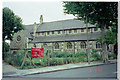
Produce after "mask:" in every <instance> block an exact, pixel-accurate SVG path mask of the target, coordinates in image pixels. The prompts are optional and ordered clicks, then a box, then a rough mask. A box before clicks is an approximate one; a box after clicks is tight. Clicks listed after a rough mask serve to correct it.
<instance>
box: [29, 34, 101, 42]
mask: <svg viewBox="0 0 120 80" xmlns="http://www.w3.org/2000/svg"><path fill="white" fill-rule="evenodd" d="M100 36H101V33H100V32H99V33H98V32H97V33H90V34H88V38H89V40H96V39H97V38H98V37H100ZM82 40H87V34H86V33H83V34H76V35H75V34H74V35H60V36H46V37H36V38H34V39H33V41H31V42H30V43H38V42H60V41H61V42H63V41H82Z"/></svg>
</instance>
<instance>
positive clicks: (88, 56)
mask: <svg viewBox="0 0 120 80" xmlns="http://www.w3.org/2000/svg"><path fill="white" fill-rule="evenodd" d="M93 13H94V11H93V12H91V13H89V14H88V15H87V16H85V18H86V30H87V60H88V64H90V46H89V38H88V20H87V17H88V16H89V15H91V14H93Z"/></svg>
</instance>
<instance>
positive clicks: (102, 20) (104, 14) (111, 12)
mask: <svg viewBox="0 0 120 80" xmlns="http://www.w3.org/2000/svg"><path fill="white" fill-rule="evenodd" d="M63 7H64V13H66V14H73V15H74V16H75V17H77V19H80V20H84V21H86V17H87V22H88V23H90V24H96V27H99V28H101V29H102V38H101V39H102V46H103V47H102V55H103V56H102V57H103V62H106V61H107V58H106V54H105V53H106V42H105V35H106V29H108V28H109V26H111V25H112V23H114V22H115V23H117V17H118V14H117V8H118V3H117V2H64V4H63ZM115 26H117V24H116V25H115Z"/></svg>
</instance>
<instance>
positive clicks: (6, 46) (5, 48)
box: [2, 41, 10, 52]
mask: <svg viewBox="0 0 120 80" xmlns="http://www.w3.org/2000/svg"><path fill="white" fill-rule="evenodd" d="M2 43H3V46H2V47H3V48H2V49H3V52H8V51H9V48H10V46H9V44H8V43H7V42H5V41H3V42H2Z"/></svg>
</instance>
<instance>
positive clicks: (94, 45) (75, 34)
mask: <svg viewBox="0 0 120 80" xmlns="http://www.w3.org/2000/svg"><path fill="white" fill-rule="evenodd" d="M86 26H88V33H87V28H86ZM25 28H26V29H25V30H22V31H19V32H17V33H15V34H14V38H13V41H12V42H11V44H10V50H11V51H12V52H16V51H18V50H21V49H28V50H29V51H30V50H31V48H33V47H36V48H47V47H50V48H51V49H52V51H58V52H60V51H67V52H69V53H77V52H86V50H87V39H88V40H89V45H90V49H91V50H92V49H95V50H97V51H101V50H102V45H101V43H99V42H97V38H99V37H100V36H101V29H100V28H96V27H95V25H91V24H87V25H86V24H85V23H84V21H81V20H76V19H68V20H60V21H54V22H43V17H42V15H41V17H40V23H38V24H37V23H34V24H30V25H25ZM87 34H88V36H87ZM109 50H113V47H110V48H109Z"/></svg>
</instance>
